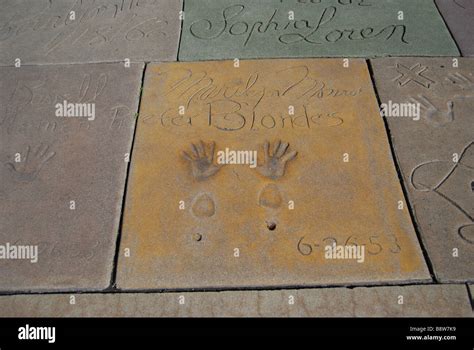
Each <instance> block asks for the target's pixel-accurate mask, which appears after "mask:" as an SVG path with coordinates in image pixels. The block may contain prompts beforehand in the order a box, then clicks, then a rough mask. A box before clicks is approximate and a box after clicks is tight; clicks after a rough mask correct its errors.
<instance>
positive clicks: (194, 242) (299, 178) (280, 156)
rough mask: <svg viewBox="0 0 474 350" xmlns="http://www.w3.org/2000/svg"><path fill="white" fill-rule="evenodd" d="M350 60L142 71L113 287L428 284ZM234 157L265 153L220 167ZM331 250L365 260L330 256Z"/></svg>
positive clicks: (365, 80) (379, 131)
mask: <svg viewBox="0 0 474 350" xmlns="http://www.w3.org/2000/svg"><path fill="white" fill-rule="evenodd" d="M343 64H344V61H343V60H338V59H336V60H331V59H325V60H267V61H262V60H259V61H242V62H240V67H239V68H234V63H233V61H220V62H206V63H174V64H159V65H150V66H148V68H147V72H146V77H145V87H144V95H143V100H142V104H141V111H140V117H139V125H138V129H137V135H136V140H135V141H136V142H135V146H134V156H133V162H132V168H131V173H130V180H129V187H128V189H127V191H128V195H127V201H126V209H125V213H124V228H123V236H122V242H121V248H120V258H119V266H118V286H119V287H120V288H124V289H135V288H139V289H141V288H194V287H226V286H277V285H315V284H343V283H356V284H361V283H367V282H372V283H382V282H387V281H402V280H426V279H429V274H428V272H427V269H426V266H425V263H424V261H423V258H422V255H421V253H420V248H419V245H418V242H417V239H416V237H415V233H414V230H413V226H412V223H411V220H410V217H409V213H408V211H407V210H406V208H405V209H403V208H402V210H399V209H398V205H399V203H398V202H399V201H402V202H403V194H402V191H401V187H400V183H399V182H398V179H397V176H396V172H395V169H394V165H393V160H392V158H391V154H390V150H389V146H388V143H387V136H386V133H385V128H384V125H383V121H382V120H381V118H380V117H379V113H378V110H377V102H376V99H375V95H374V92H373V88H372V85H371V81H370V77H369V74H368V70H367V66H366V63H365V61H363V60H351V61H350V62H349V67H348V68H344V66H343ZM180 107H181V108H180ZM292 108H293V109H294V114H293V115H291V113H292V111H291V109H292ZM180 109H181V110H180ZM180 112H182V114H180ZM278 140H281V144H279V141H278ZM201 141H202V143H201ZM266 141H269V142H270V145H269V147H268V145H267V144H266ZM265 145H267V147H268V148H269V150H268V149H265V147H266V146H265ZM278 145H280V147H279V148H278ZM226 149H229V150H249V151H255V152H257V158H258V162H257V163H258V166H257V168H251V167H250V166H249V165H235V164H227V165H222V164H218V161H219V153H218V152H221V151H225V150H226ZM275 150H276V152H275ZM296 152H297V153H296ZM345 160H347V162H345ZM335 242H336V243H337V245H338V246H345V245H350V246H354V245H357V244H358V245H359V246H364V249H366V250H365V255H364V256H365V259H362V260H363V261H361V262H360V263H359V262H356V261H355V260H354V259H326V257H325V249H326V247H327V246H332V245H333V243H335Z"/></svg>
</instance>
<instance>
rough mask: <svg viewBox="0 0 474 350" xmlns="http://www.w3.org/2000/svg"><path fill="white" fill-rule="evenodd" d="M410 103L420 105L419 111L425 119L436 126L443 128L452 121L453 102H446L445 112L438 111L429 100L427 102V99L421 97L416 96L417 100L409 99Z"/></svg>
mask: <svg viewBox="0 0 474 350" xmlns="http://www.w3.org/2000/svg"><path fill="white" fill-rule="evenodd" d="M410 102H411V103H414V104H420V109H421V111H422V112H423V113H422V115H425V119H426V120H427V121H428V122H430V123H432V124H434V125H436V126H443V125H445V124H448V123H451V122H452V121H453V120H454V102H453V101H448V102H447V103H446V106H447V110H445V111H441V110H439V109H438V108H437V107H436V106H435V105H434V104H433V103H431V101H430V100H428V98H427V97H425V96H423V95H418V98H414V97H412V98H410Z"/></svg>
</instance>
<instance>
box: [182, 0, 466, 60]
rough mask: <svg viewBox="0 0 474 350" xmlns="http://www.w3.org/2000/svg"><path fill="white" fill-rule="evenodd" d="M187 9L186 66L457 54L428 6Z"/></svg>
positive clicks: (267, 4)
mask: <svg viewBox="0 0 474 350" xmlns="http://www.w3.org/2000/svg"><path fill="white" fill-rule="evenodd" d="M185 7H186V8H185V11H186V18H185V25H184V30H183V41H182V45H181V49H180V55H179V56H180V58H181V59H183V60H192V59H196V58H197V59H206V58H234V57H240V58H252V57H255V58H257V57H305V56H306V57H307V56H313V57H314V56H378V55H387V54H392V55H430V54H431V55H436V56H439V55H441V56H442V55H455V54H457V53H458V52H457V49H456V46H455V44H454V43H453V42H452V40H451V38H450V36H449V33H448V31H447V30H446V28H445V26H444V23H443V22H442V19H441V18H440V16H439V14H438V13H437V11H436V8H435V7H434V4H433V2H432V1H430V0H420V1H416V2H413V1H407V0H396V1H393V0H391V1H388V0H382V1H380V0H378V1H375V0H347V1H343V0H327V1H323V0H319V1H309V0H308V1H303V0H298V1H297V0H291V1H285V0H263V1H258V2H256V1H250V0H218V1H215V0H212V1H210V0H194V1H189V2H187V3H185ZM424 24H429V26H425V25H424ZM427 28H429V30H427ZM434 38H436V40H435V41H434V40H433V39H434Z"/></svg>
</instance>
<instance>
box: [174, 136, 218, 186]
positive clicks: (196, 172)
mask: <svg viewBox="0 0 474 350" xmlns="http://www.w3.org/2000/svg"><path fill="white" fill-rule="evenodd" d="M191 146H192V149H191V150H192V154H189V153H188V152H186V151H183V158H184V159H186V160H187V161H189V162H190V163H191V170H192V173H193V176H194V178H195V179H196V180H198V181H202V180H206V179H208V178H209V177H211V176H212V175H214V174H215V173H217V172H218V171H219V170H220V168H222V165H215V164H214V163H213V162H214V149H215V146H216V144H215V142H211V144H210V146H209V151H208V152H207V151H206V145H205V144H204V142H202V141H199V143H197V144H196V145H195V144H194V143H192V144H191Z"/></svg>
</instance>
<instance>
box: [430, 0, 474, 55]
mask: <svg viewBox="0 0 474 350" xmlns="http://www.w3.org/2000/svg"><path fill="white" fill-rule="evenodd" d="M471 1H472V0H471ZM433 3H434V6H435V8H436V10H437V11H438V14H439V16H440V17H441V20H442V21H443V23H444V26H445V28H446V30H447V31H448V33H449V35H450V36H451V40H452V41H453V42H454V45H456V48H457V49H458V52H459V56H460V57H464V55H463V53H462V51H461V48H460V47H459V44H458V42H457V41H456V38H455V37H454V34H453V32H452V31H451V28H449V25H448V22H446V20H445V19H444V16H443V13H442V12H441V10H440V9H439V6H438V4H437V3H436V0H433Z"/></svg>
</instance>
